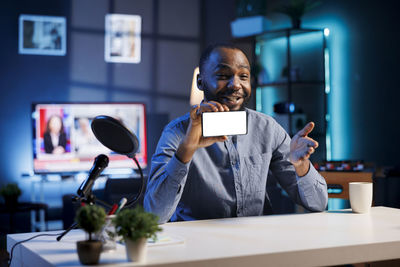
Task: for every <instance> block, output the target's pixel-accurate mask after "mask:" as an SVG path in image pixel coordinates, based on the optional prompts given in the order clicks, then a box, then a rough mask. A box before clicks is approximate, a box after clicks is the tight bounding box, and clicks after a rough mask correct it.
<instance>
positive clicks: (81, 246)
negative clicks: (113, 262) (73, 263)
mask: <svg viewBox="0 0 400 267" xmlns="http://www.w3.org/2000/svg"><path fill="white" fill-rule="evenodd" d="M76 247H77V251H78V256H79V261H80V262H81V263H82V264H83V265H94V264H98V263H99V259H100V253H101V247H102V243H101V241H98V240H91V241H88V240H85V241H78V242H76Z"/></svg>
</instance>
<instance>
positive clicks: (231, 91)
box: [197, 47, 251, 110]
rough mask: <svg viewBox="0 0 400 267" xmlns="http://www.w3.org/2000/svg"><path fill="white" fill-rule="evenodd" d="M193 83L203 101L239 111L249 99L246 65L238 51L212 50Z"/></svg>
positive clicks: (248, 71)
mask: <svg viewBox="0 0 400 267" xmlns="http://www.w3.org/2000/svg"><path fill="white" fill-rule="evenodd" d="M197 83H198V87H199V89H200V90H203V91H204V96H205V99H206V100H207V101H217V102H219V103H221V104H225V105H226V106H228V108H229V110H243V109H244V107H245V105H246V103H247V102H248V101H249V99H250V95H251V84H250V64H249V61H248V60H247V57H246V55H245V54H243V52H242V51H240V50H238V49H234V48H226V47H219V48H216V49H214V50H213V51H212V52H211V54H210V56H209V58H208V60H206V61H205V62H204V66H203V71H202V72H201V73H200V74H199V76H198V79H197Z"/></svg>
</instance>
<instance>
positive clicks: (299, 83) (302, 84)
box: [257, 81, 325, 88]
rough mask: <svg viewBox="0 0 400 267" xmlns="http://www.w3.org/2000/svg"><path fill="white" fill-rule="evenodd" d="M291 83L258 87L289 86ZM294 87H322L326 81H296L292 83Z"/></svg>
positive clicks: (277, 83)
mask: <svg viewBox="0 0 400 267" xmlns="http://www.w3.org/2000/svg"><path fill="white" fill-rule="evenodd" d="M288 84H289V82H287V81H284V82H270V83H262V84H258V85H257V87H258V88H259V87H279V86H285V87H286V86H288ZM290 84H291V85H292V86H300V85H301V86H315V85H320V86H323V85H325V82H324V81H296V82H293V81H292V82H290Z"/></svg>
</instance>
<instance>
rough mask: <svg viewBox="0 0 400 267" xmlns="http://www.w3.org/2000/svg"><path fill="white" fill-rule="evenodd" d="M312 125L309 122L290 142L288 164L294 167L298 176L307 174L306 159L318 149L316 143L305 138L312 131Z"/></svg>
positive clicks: (307, 164) (307, 161)
mask: <svg viewBox="0 0 400 267" xmlns="http://www.w3.org/2000/svg"><path fill="white" fill-rule="evenodd" d="M314 125H315V124H314V123H313V122H309V123H308V124H307V125H306V126H305V127H304V128H303V129H302V130H300V131H299V132H298V133H297V134H296V135H295V136H293V138H292V141H291V142H290V162H291V163H292V164H293V166H294V167H295V169H296V173H297V175H298V176H304V175H306V174H307V172H308V170H309V168H310V161H309V160H308V159H309V157H310V156H311V154H312V153H314V152H315V149H317V147H318V142H317V141H315V140H313V139H312V138H310V137H308V136H307V135H308V134H309V133H310V132H311V131H312V130H313V129H314Z"/></svg>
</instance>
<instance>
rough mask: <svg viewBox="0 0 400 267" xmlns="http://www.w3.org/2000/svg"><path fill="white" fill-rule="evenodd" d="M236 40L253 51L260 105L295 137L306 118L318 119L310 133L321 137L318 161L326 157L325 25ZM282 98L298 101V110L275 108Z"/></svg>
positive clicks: (292, 101) (314, 159)
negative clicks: (279, 112) (275, 110)
mask: <svg viewBox="0 0 400 267" xmlns="http://www.w3.org/2000/svg"><path fill="white" fill-rule="evenodd" d="M235 43H237V44H238V45H239V46H240V47H244V50H247V51H246V52H250V53H249V55H250V57H251V61H252V62H251V64H252V65H253V66H254V65H255V66H256V69H257V71H256V72H257V73H256V78H255V80H254V82H253V88H256V97H255V103H253V104H254V106H255V109H256V110H258V111H260V112H263V113H266V114H268V115H271V116H273V117H275V118H276V119H277V121H278V122H280V123H281V125H282V126H283V127H284V128H285V129H286V130H287V132H288V133H289V134H290V135H291V136H293V135H294V134H296V133H297V131H298V130H300V129H301V128H302V126H303V125H304V124H305V123H306V122H308V121H314V122H315V128H314V130H313V132H312V133H311V134H310V137H311V138H314V139H315V140H316V141H318V142H319V148H318V149H317V151H316V153H315V154H314V155H313V161H323V160H326V159H327V151H328V149H329V142H327V140H328V141H329V138H327V130H328V127H329V116H327V96H328V94H329V91H330V86H329V53H328V50H327V46H326V32H325V29H293V28H286V29H280V30H273V31H266V32H263V33H261V34H258V35H255V36H250V37H246V38H239V39H235ZM246 48H247V49H246ZM249 50H253V51H249ZM253 73H254V72H253ZM280 102H287V103H293V104H294V106H295V107H296V109H295V111H294V113H288V114H277V113H275V112H274V108H273V107H274V104H276V103H280ZM299 120H300V121H299Z"/></svg>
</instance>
